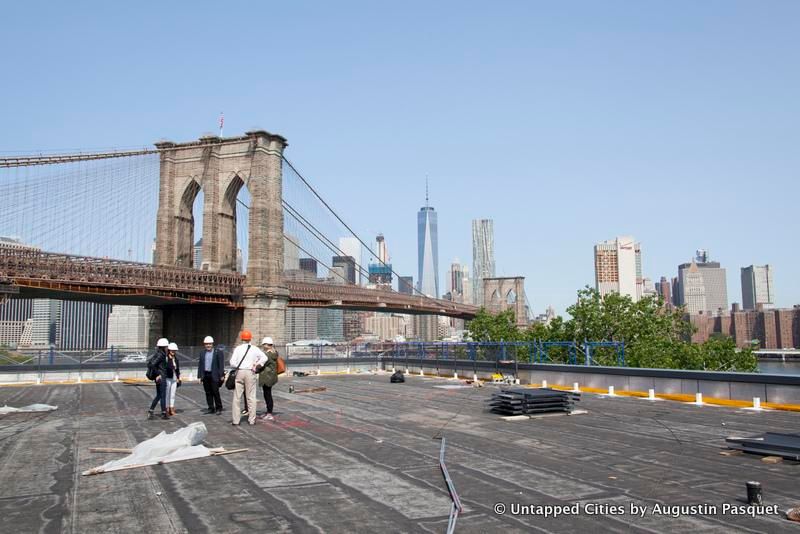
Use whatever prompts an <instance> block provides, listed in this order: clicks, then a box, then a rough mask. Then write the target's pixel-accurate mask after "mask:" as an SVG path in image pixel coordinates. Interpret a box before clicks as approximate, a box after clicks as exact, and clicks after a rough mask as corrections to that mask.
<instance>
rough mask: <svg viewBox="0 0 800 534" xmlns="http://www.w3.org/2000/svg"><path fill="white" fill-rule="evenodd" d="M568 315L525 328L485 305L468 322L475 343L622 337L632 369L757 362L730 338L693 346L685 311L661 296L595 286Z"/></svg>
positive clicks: (606, 352)
mask: <svg viewBox="0 0 800 534" xmlns="http://www.w3.org/2000/svg"><path fill="white" fill-rule="evenodd" d="M567 312H568V313H569V315H570V317H571V318H570V319H568V320H564V319H562V318H561V317H556V318H555V319H553V320H552V321H551V322H550V324H548V325H544V324H541V323H535V324H533V325H531V326H530V327H529V328H528V329H526V330H520V329H518V328H517V327H516V326H515V321H514V313H513V311H511V310H508V311H505V312H503V313H500V314H497V315H491V314H490V313H488V312H486V310H484V309H481V310H480V312H478V314H477V315H476V317H475V319H473V320H472V321H470V323H469V326H468V332H469V335H470V337H471V339H472V340H473V341H533V340H540V341H575V342H577V343H579V344H581V343H583V342H584V341H623V342H624V343H625V363H626V365H628V366H630V367H653V368H666V369H702V370H708V371H755V370H756V367H757V360H756V357H755V355H754V354H753V352H752V350H751V349H750V348H746V349H737V347H736V344H735V343H734V341H733V340H732V339H731V338H730V337H727V336H714V337H712V338H711V339H709V340H708V341H706V342H705V343H701V344H692V343H690V342H689V339H690V337H691V334H692V325H691V324H690V323H689V322H688V321H686V320H684V314H683V310H680V309H670V308H667V307H665V306H664V305H663V301H662V300H661V299H660V298H655V297H644V298H642V299H640V300H639V301H638V302H633V300H632V299H631V298H630V297H629V296H626V295H620V294H618V293H609V294H607V295H603V296H601V295H600V293H599V292H598V291H597V290H596V289H593V288H590V287H586V288H584V289H581V290H579V291H578V300H577V301H576V302H575V304H573V305H572V306H570V307H569V308H567ZM593 357H594V358H595V360H598V362H599V363H611V362H612V361H614V358H615V357H616V356H615V355H614V354H613V349H596V351H595V353H594V354H593Z"/></svg>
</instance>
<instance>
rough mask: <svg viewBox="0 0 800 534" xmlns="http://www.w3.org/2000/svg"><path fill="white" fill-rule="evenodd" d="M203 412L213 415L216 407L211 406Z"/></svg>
mask: <svg viewBox="0 0 800 534" xmlns="http://www.w3.org/2000/svg"><path fill="white" fill-rule="evenodd" d="M203 413H204V414H206V415H211V414H212V413H214V408H209V409H207V410H203Z"/></svg>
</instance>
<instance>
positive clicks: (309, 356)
mask: <svg viewBox="0 0 800 534" xmlns="http://www.w3.org/2000/svg"><path fill="white" fill-rule="evenodd" d="M217 348H221V349H222V350H223V352H224V354H225V365H226V366H229V365H230V364H229V362H230V356H231V352H232V348H231V347H226V346H222V345H217ZM276 348H277V350H278V353H279V354H280V355H281V356H283V358H284V359H285V360H286V362H287V365H289V366H291V365H292V364H293V363H295V364H297V365H303V366H312V367H313V366H316V368H317V369H321V368H323V367H325V366H329V365H331V364H336V365H339V366H340V367H341V366H344V367H347V368H350V367H351V365H355V364H361V365H363V364H365V363H369V364H371V365H374V367H375V368H380V367H382V366H383V367H389V366H391V367H403V366H405V367H406V368H408V367H409V365H410V364H411V363H412V362H418V361H420V360H424V361H428V362H430V364H431V365H433V366H436V367H437V368H438V367H439V364H440V363H442V364H443V365H444V366H445V367H452V366H453V365H454V364H455V362H457V361H460V362H473V364H474V366H475V367H476V368H477V365H478V362H492V363H494V364H495V365H496V366H500V365H503V366H505V367H507V366H509V365H514V366H516V365H517V364H520V363H553V364H572V365H585V366H591V365H603V366H619V367H623V366H624V365H625V345H624V343H622V342H613V341H601V342H590V341H585V342H583V343H576V342H574V341H520V342H480V343H479V342H463V343H451V342H440V341H437V342H405V343H362V344H348V343H337V344H325V345H321V344H305V345H296V344H288V345H280V346H277V347H276ZM204 351H205V349H204V347H202V346H196V347H195V346H183V347H181V349H180V350H179V351H178V359H179V361H180V364H181V372H182V374H184V373H187V372H188V374H186V375H184V376H191V375H193V374H194V373H195V372H196V370H197V364H198V359H199V358H200V357H201V355H202V354H203V352H204ZM153 353H154V349H153V348H147V347H132V348H131V347H126V348H120V347H111V348H108V349H103V350H84V351H59V350H57V349H55V348H42V349H18V350H10V349H0V371H1V372H16V371H18V372H31V371H38V372H46V371H76V370H77V371H81V370H90V369H91V370H104V371H108V370H115V371H121V370H134V369H141V371H142V376H144V371H145V369H146V367H147V360H148V359H149V357H150V356H151V355H152V354H153ZM234 365H235V363H234Z"/></svg>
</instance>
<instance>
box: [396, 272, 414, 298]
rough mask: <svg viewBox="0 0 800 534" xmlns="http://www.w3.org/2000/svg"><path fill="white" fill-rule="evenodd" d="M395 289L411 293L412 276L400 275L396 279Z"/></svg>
mask: <svg viewBox="0 0 800 534" xmlns="http://www.w3.org/2000/svg"><path fill="white" fill-rule="evenodd" d="M397 291H398V292H399V293H404V294H406V295H412V294H413V293H414V277H413V276H401V277H399V278H398V279H397Z"/></svg>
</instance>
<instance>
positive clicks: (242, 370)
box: [230, 330, 267, 425]
mask: <svg viewBox="0 0 800 534" xmlns="http://www.w3.org/2000/svg"><path fill="white" fill-rule="evenodd" d="M240 337H241V338H242V341H243V343H242V344H241V345H239V346H238V347H236V348H235V349H234V351H233V354H232V355H231V360H230V365H231V367H232V368H233V369H237V368H238V370H237V371H236V389H235V390H234V392H233V403H232V405H233V406H232V407H233V413H232V414H231V415H232V419H233V421H231V424H232V425H238V424H239V420H240V419H241V418H242V412H241V410H240V408H239V402H240V401H241V397H242V390H244V394H245V397H246V399H247V406H248V407H249V408H250V410H249V412H248V413H247V422H248V423H250V424H251V425H254V424H256V383H257V381H258V378H257V376H256V372H255V371H256V367H258V366H263V365H264V364H266V363H267V357H266V356H265V355H264V353H263V352H261V349H259V348H258V347H256V346H254V345H251V344H250V341H252V339H253V334H251V333H250V331H249V330H242V333H241V335H240Z"/></svg>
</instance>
